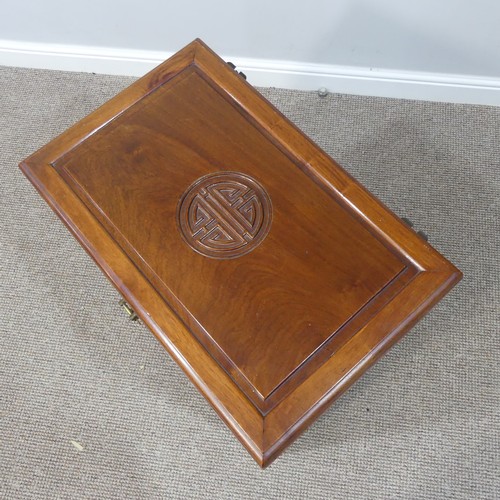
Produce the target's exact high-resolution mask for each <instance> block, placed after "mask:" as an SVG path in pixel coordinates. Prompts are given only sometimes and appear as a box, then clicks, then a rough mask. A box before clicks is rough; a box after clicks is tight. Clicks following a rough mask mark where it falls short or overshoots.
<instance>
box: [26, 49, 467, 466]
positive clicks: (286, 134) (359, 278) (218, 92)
mask: <svg viewBox="0 0 500 500" xmlns="http://www.w3.org/2000/svg"><path fill="white" fill-rule="evenodd" d="M21 168H22V170H23V171H24V173H25V174H26V175H27V176H28V178H29V179H30V180H31V182H32V183H33V184H34V185H35V187H36V188H37V189H38V190H39V192H40V194H41V195H42V196H43V197H44V198H45V199H46V200H47V202H48V203H49V204H50V205H51V206H52V208H53V209H54V210H55V212H56V213H57V214H58V215H59V216H60V217H61V219H62V220H63V222H64V223H65V224H66V225H67V226H68V228H69V229H70V230H71V231H72V233H73V234H74V235H75V237H76V238H77V239H78V240H79V241H80V243H81V244H82V245H83V247H84V248H85V249H86V250H87V251H88V252H89V254H90V255H91V256H92V257H93V258H94V259H95V261H96V262H97V264H98V265H99V266H100V267H101V269H102V270H103V271H104V273H105V274H106V275H107V276H108V278H109V279H110V280H111V282H112V283H113V284H114V285H115V286H116V287H117V289H118V290H119V291H120V292H121V294H122V295H123V296H124V298H125V299H126V300H127V301H128V302H129V303H130V304H131V305H132V307H133V308H134V310H135V311H136V312H137V314H138V315H139V316H140V317H141V319H142V320H143V321H144V323H145V324H146V325H148V327H149V328H150V329H151V331H152V332H153V333H154V334H155V335H156V336H157V337H158V339H159V340H160V342H161V343H162V344H163V345H164V347H165V348H166V349H167V351H168V352H169V353H170V354H171V355H172V357H173V358H174V359H175V360H176V361H177V362H178V363H179V364H180V366H181V367H182V368H183V369H184V371H185V372H186V373H187V375H188V376H189V377H190V378H191V380H192V381H193V382H194V384H195V385H196V386H197V387H198V389H199V390H200V391H201V392H202V393H203V395H204V396H205V397H206V398H207V400H208V401H209V402H210V403H211V404H212V405H213V407H214V408H215V409H216V411H217V412H218V413H219V415H220V416H221V417H222V418H223V419H224V420H225V422H226V423H227V424H228V426H229V427H230V428H231V429H232V430H233V432H234V433H235V434H236V435H237V437H238V438H239V439H240V441H241V442H242V443H243V444H244V445H245V446H246V448H247V449H248V450H249V451H250V453H251V454H252V455H253V457H254V458H255V459H256V460H257V461H258V462H259V464H261V465H262V466H265V465H267V464H268V463H270V461H272V460H273V459H274V458H275V457H276V456H277V455H278V454H279V453H280V452H281V450H282V449H283V448H284V447H285V446H287V445H288V444H289V443H290V442H291V441H292V440H293V439H295V438H296V437H297V435H298V434H299V433H300V432H301V431H302V430H303V429H304V428H305V427H307V426H308V425H309V424H310V423H311V422H312V421H313V420H314V419H315V418H317V416H318V415H319V414H320V413H321V412H322V411H324V409H325V408H326V407H327V406H328V405H329V404H330V403H331V402H332V401H334V400H335V398H337V397H338V396H339V395H340V394H341V393H342V392H343V391H344V390H346V389H347V388H348V387H349V386H350V385H351V384H352V383H353V382H354V381H355V380H356V379H357V378H358V377H359V376H360V375H361V374H362V373H363V372H364V371H365V370H366V369H367V368H368V367H369V366H370V365H371V364H372V363H373V362H374V361H376V359H378V358H379V357H380V356H381V355H382V354H383V352H385V351H386V350H387V349H388V348H389V347H390V346H391V345H392V344H394V342H395V341H396V340H398V339H399V338H400V337H401V336H402V335H403V334H404V333H405V332H406V331H407V330H408V329H409V328H410V327H411V326H412V325H413V324H414V323H415V322H416V321H417V320H418V319H419V318H420V317H421V316H422V315H423V314H425V312H427V310H428V309H429V308H430V307H432V306H433V305H434V304H435V303H436V302H437V301H438V300H439V299H440V298H441V297H442V296H443V295H444V294H445V293H446V292H447V291H448V290H449V289H450V288H451V287H452V286H453V285H454V284H455V283H456V282H457V281H458V280H459V279H460V277H461V274H460V272H459V271H458V270H457V269H456V268H455V267H454V266H453V265H452V264H451V263H449V262H448V261H447V260H446V259H445V258H444V257H443V256H441V255H440V254H439V253H438V252H436V251H435V250H434V249H433V248H432V247H431V246H430V245H429V244H428V243H427V242H425V241H423V240H422V239H421V238H420V237H419V236H418V235H417V234H415V233H414V232H413V231H412V230H411V229H409V228H408V227H407V226H406V225H405V224H404V223H403V222H402V221H401V220H400V219H399V218H398V217H396V216H395V215H394V214H393V213H392V212H391V211H390V210H388V209H387V208H386V207H385V206H383V205H382V204H381V203H380V201H378V200H377V199H375V198H374V197H373V195H371V194H370V193H369V192H368V191H366V190H365V189H364V188H363V187H362V186H361V185H360V184H359V183H358V182H356V181H355V180H354V179H352V178H351V177H350V176H349V175H348V174H347V173H346V172H345V171H344V170H343V169H342V168H341V167H340V166H339V165H338V164H336V163H335V162H334V161H333V160H332V159H331V158H330V157H329V156H328V155H326V154H325V153H324V152H323V151H322V150H321V149H320V148H318V146H316V145H315V144H314V143H313V142H312V141H310V140H309V139H308V138H307V137H305V136H304V135H303V134H302V133H301V132H300V131H299V130H298V129H297V128H296V127H295V126H294V125H292V124H291V123H290V122H289V121H288V120H287V119H286V118H285V117H284V116H283V115H281V114H280V113H279V112H278V111H277V110H276V109H275V108H274V107H273V106H272V105H271V104H270V103H268V102H267V101H266V100H265V99H264V98H263V97H262V96H261V95H260V94H258V93H257V92H256V91H255V90H254V89H253V88H252V87H251V86H250V85H249V84H247V83H246V82H245V81H244V80H243V79H242V78H241V76H239V75H238V74H237V73H236V72H235V71H233V70H232V69H231V68H230V67H229V66H228V65H226V64H225V63H224V61H222V60H221V59H220V58H219V57H218V56H217V55H215V54H214V53H213V52H212V51H211V50H210V49H209V48H208V47H207V46H206V45H204V44H203V42H201V41H200V40H195V41H194V42H193V43H191V44H190V45H188V46H187V47H186V48H184V49H183V50H181V51H180V52H178V53H177V54H176V55H174V56H173V57H172V58H170V59H169V60H168V61H166V62H165V63H163V64H162V65H160V66H159V67H158V68H156V69H155V70H153V71H152V72H151V73H149V74H148V75H146V76H145V77H143V78H142V79H140V80H139V81H137V82H136V83H134V84H133V85H132V86H131V87H129V88H128V89H126V90H125V91H123V92H121V93H120V94H119V95H118V96H116V97H115V98H114V99H112V100H111V101H109V102H108V103H106V104H105V105H104V106H102V107H101V108H100V109H99V110H97V111H95V112H94V113H92V114H91V115H89V116H88V117H86V118H85V119H83V120H82V121H81V122H79V123H78V124H77V125H75V126H74V127H72V128H71V129H69V130H68V131H66V132H65V133H64V134H62V135H61V136H60V137H58V138H57V139H55V140H54V141H52V142H51V143H49V144H48V145H47V146H45V147H44V148H42V149H41V150H39V151H38V152H36V153H35V154H34V155H32V156H31V157H29V158H28V159H27V160H25V161H24V162H22V163H21Z"/></svg>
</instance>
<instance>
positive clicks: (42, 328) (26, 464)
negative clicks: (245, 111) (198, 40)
mask: <svg viewBox="0 0 500 500" xmlns="http://www.w3.org/2000/svg"><path fill="white" fill-rule="evenodd" d="M133 80H134V79H132V78H127V77H115V76H113V77H111V76H102V75H92V74H77V73H64V72H56V71H41V70H26V69H14V68H0V90H1V92H0V175H1V176H0V308H1V318H0V332H1V335H0V498H2V499H25V498H30V499H51V500H53V499H67V498H89V499H90V498H95V499H108V498H117V499H124V498H127V499H135V498H138V499H155V498H169V499H171V498H182V499H196V498H210V499H213V498H222V499H299V498H304V499H323V498H324V499H335V498H339V499H351V498H352V499H365V498H366V499H374V498H376V499H389V498H398V499H427V498H429V499H441V498H463V499H468V500H469V499H494V498H499V496H500V473H499V471H500V392H499V391H500V310H499V304H500V277H499V274H500V272H499V262H500V255H499V248H500V108H493V107H482V106H466V105H454V104H438V103H427V102H413V101H404V100H392V99H383V98H372V97H356V96H348V95H328V96H327V97H325V98H320V97H318V95H317V94H316V93H313V92H298V91H287V90H278V89H261V90H262V92H263V94H264V95H265V96H266V97H267V98H268V99H270V100H271V101H272V102H273V103H274V104H275V105H276V106H277V107H278V108H280V109H281V110H282V111H283V112H284V113H285V114H286V115H288V117H289V118H290V119H291V120H292V121H294V122H295V123H296V124H297V125H298V126H299V127H301V128H302V129H303V130H304V131H305V132H306V133H307V134H308V135H310V136H311V137H312V138H313V139H314V140H315V141H316V142H317V143H318V144H319V145H320V146H322V147H323V148H324V149H325V150H326V151H327V152H328V153H329V154H331V155H332V156H333V157H334V158H336V159H337V160H338V161H339V162H340V163H341V164H342V165H343V166H344V167H345V168H346V169H347V170H348V171H349V172H350V173H352V174H353V175H354V176H355V177H356V178H357V179H358V180H359V181H361V182H362V183H363V184H364V185H365V186H366V187H368V189H370V190H371V191H372V192H373V193H374V194H376V195H377V196H378V197H379V198H380V199H382V201H383V202H385V203H386V204H387V205H388V206H389V207H390V208H391V209H392V210H394V211H395V212H396V213H397V214H399V215H401V216H405V217H409V218H410V219H411V220H412V221H413V222H414V224H415V228H416V229H418V230H423V231H424V232H426V233H427V234H428V235H429V240H430V242H431V243H432V244H433V245H434V246H435V247H436V248H437V249H438V250H439V251H441V252H442V253H443V254H444V255H445V256H447V257H448V258H449V259H450V260H451V261H452V262H454V263H455V264H456V265H457V266H458V267H459V268H460V269H461V270H462V271H463V273H464V279H463V281H462V282H461V283H460V284H459V285H458V286H457V287H456V288H455V289H454V290H453V291H452V292H451V293H450V295H448V296H447V297H446V298H445V299H444V300H443V301H442V302H441V303H440V304H439V305H438V306H437V307H436V308H435V309H434V310H433V311H432V313H431V314H429V315H428V316H427V317H426V318H425V319H424V320H422V321H421V322H420V323H419V324H418V325H417V326H416V327H415V328H414V329H413V330H412V331H411V332H410V333H409V334H408V335H407V336H406V337H405V338H404V339H403V340H402V341H401V342H400V343H399V344H398V345H397V346H396V347H394V348H393V349H392V350H391V351H390V352H389V353H388V354H387V356H385V357H384V358H383V359H382V360H381V361H380V362H379V363H378V364H377V365H376V366H375V367H373V368H372V369H371V370H370V371H369V372H368V373H367V374H366V375H365V376H364V377H363V378H362V379H361V380H360V381H359V382H357V383H356V384H355V386H354V387H353V388H352V389H351V390H350V391H348V393H347V394H346V395H344V396H343V397H342V398H341V399H340V400H338V401H337V402H336V403H335V404H334V405H333V406H332V407H331V408H330V409H329V410H328V411H327V412H326V413H325V414H324V415H323V416H322V417H321V418H320V419H319V420H318V421H317V422H316V423H315V424H314V425H313V426H312V427H311V428H310V429H309V430H308V431H307V432H305V434H304V435H303V436H302V437H301V438H299V439H298V440H297V441H296V442H295V443H294V444H293V445H292V446H291V447H290V448H288V450H287V451H286V452H285V453H284V454H283V455H282V456H281V457H280V458H279V459H278V460H276V462H275V463H274V464H272V465H271V466H270V467H269V468H268V469H266V470H264V471H262V470H260V469H259V467H258V466H257V465H256V464H255V463H254V461H253V460H252V459H251V458H250V456H249V455H248V454H247V452H246V451H245V450H244V449H243V448H242V446H241V445H240V443H239V442H238V441H237V440H236V439H235V438H234V437H233V435H232V434H231V432H230V431H229V430H228V429H227V428H226V426H225V425H224V424H223V423H222V422H221V421H220V420H219V418H218V417H217V415H216V414H215V412H214V411H213V410H212V409H211V407H210V406H209V405H208V403H206V402H205V400H204V399H203V397H202V396H201V395H200V394H199V393H198V392H197V391H196V389H195V388H194V387H193V386H192V385H191V383H190V382H189V381H188V379H187V378H186V377H185V376H184V374H183V373H182V371H181V370H180V368H178V367H177V365H176V364H175V363H174V362H173V361H172V360H171V359H170V358H169V356H168V355H167V354H166V352H165V351H164V350H163V349H162V347H161V346H160V344H159V343H157V341H156V340H155V339H154V337H153V336H152V335H151V334H150V332H149V331H148V330H147V329H146V328H145V327H144V326H141V325H137V324H135V323H131V322H129V321H128V320H127V319H126V317H125V315H124V314H123V313H122V311H121V310H120V309H119V307H118V305H117V302H118V299H119V296H118V294H117V292H116V291H115V290H114V288H113V287H112V286H111V285H110V284H109V283H108V282H107V280H106V279H105V277H104V276H103V275H102V274H101V273H100V271H99V270H98V269H97V268H96V266H95V265H94V263H93V262H92V261H91V259H90V258H89V257H88V256H87V255H86V253H85V252H84V251H83V250H82V249H81V248H80V246H79V245H78V243H77V242H76V241H75V240H74V239H73V237H71V236H70V234H69V232H68V231H67V230H66V229H65V227H64V226H63V225H62V223H61V222H60V221H59V220H58V219H57V218H56V216H55V215H54V214H53V213H52V211H51V210H50V209H49V207H48V206H47V205H46V204H45V203H44V202H43V201H42V199H41V198H40V197H39V196H38V195H37V194H36V193H35V190H34V189H33V188H32V187H31V185H30V184H29V182H28V181H27V180H26V179H25V178H24V177H23V176H22V174H21V172H20V171H19V170H18V168H17V164H18V163H19V161H20V160H22V159H23V158H25V157H26V156H28V155H29V154H30V153H32V152H33V151H35V150H36V149H37V148H39V147H40V146H42V145H44V144H45V143H46V142H48V141H49V140H50V139H52V138H53V137H54V136H56V135H57V134H58V133H60V132H62V131H63V130H64V129H66V128H67V127H68V126H70V125H72V124H73V123H74V122H76V121H77V120H78V119H80V118H82V117H83V116H85V115H86V114H88V113H89V112H90V111H92V110H93V109H95V108H96V107H97V106H98V105H100V104H102V103H103V102H105V101H106V100H108V99H109V98H111V97H112V96H113V95H115V94H116V93H117V92H118V91H120V90H121V89H123V88H124V87H126V86H127V85H129V84H130V83H132V82H133Z"/></svg>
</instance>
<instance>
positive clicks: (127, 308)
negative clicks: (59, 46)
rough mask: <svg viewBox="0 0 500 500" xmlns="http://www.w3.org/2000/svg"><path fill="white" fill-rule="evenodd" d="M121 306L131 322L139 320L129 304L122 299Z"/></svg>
mask: <svg viewBox="0 0 500 500" xmlns="http://www.w3.org/2000/svg"><path fill="white" fill-rule="evenodd" d="M119 304H120V305H121V306H122V307H123V309H124V310H125V312H126V313H127V315H128V317H129V319H130V321H137V320H138V319H139V316H137V313H136V312H135V311H134V310H133V309H132V307H131V306H130V305H129V304H127V302H126V301H125V300H124V299H121V300H120V302H119Z"/></svg>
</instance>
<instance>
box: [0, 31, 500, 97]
mask: <svg viewBox="0 0 500 500" xmlns="http://www.w3.org/2000/svg"><path fill="white" fill-rule="evenodd" d="M170 55H171V53H168V52H156V51H144V50H133V49H113V48H103V47H89V46H73V45H56V44H38V43H28V42H14V41H10V40H0V65H3V66H19V67H28V68H42V69H55V70H64V71H82V72H89V73H102V74H112V75H130V76H142V75H144V74H145V73H147V72H148V71H149V70H151V69H152V68H154V67H155V66H156V65H158V64H159V63H161V62H162V61H164V60H165V59H167V58H168V57H169V56H170ZM225 58H226V60H230V61H232V62H233V63H234V64H236V65H237V66H238V70H240V71H243V72H244V73H245V74H246V75H247V77H248V81H249V82H250V83H252V84H253V85H255V86H261V87H279V88H288V89H299V90H317V89H319V88H322V87H324V88H326V89H327V90H328V91H329V92H340V93H346V94H358V95H373V96H381V97H395V98H404V99H420V100H427V101H440V102H457V103H467V104H487V105H493V106H500V77H499V78H498V79H497V78H489V77H479V76H478V77H476V76H467V75H449V74H439V73H417V72H407V71H397V70H394V71H387V70H379V69H375V68H359V67H349V66H333V65H323V64H310V63H301V62H293V61H274V60H267V59H247V58H240V57H237V56H235V55H232V56H226V57H225Z"/></svg>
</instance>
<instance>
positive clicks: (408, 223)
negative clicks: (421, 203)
mask: <svg viewBox="0 0 500 500" xmlns="http://www.w3.org/2000/svg"><path fill="white" fill-rule="evenodd" d="M401 220H402V221H403V222H404V223H405V224H406V225H407V226H408V227H411V228H413V222H412V221H411V220H410V219H407V218H406V217H401ZM416 233H417V234H418V236H420V237H421V238H422V239H423V240H425V241H429V237H428V236H427V235H426V234H425V233H424V232H423V231H416Z"/></svg>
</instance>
